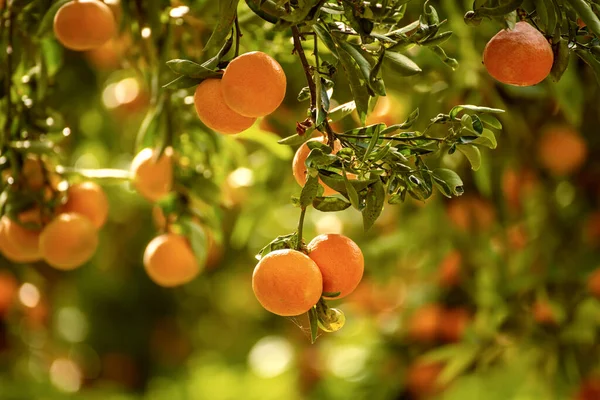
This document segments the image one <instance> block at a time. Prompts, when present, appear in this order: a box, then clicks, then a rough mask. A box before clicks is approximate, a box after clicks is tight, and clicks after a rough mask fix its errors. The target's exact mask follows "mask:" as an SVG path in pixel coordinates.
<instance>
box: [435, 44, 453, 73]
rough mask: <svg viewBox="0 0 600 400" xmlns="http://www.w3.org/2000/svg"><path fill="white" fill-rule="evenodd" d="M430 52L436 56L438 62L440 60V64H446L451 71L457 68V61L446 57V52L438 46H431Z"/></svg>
mask: <svg viewBox="0 0 600 400" xmlns="http://www.w3.org/2000/svg"><path fill="white" fill-rule="evenodd" d="M431 51H433V54H435V55H436V56H438V58H439V59H440V60H442V62H443V63H444V64H446V65H447V66H449V67H450V68H452V70H455V69H456V68H458V61H456V59H455V58H452V57H448V55H447V54H446V51H445V50H444V49H442V48H441V47H440V46H431Z"/></svg>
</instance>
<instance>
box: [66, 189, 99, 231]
mask: <svg viewBox="0 0 600 400" xmlns="http://www.w3.org/2000/svg"><path fill="white" fill-rule="evenodd" d="M60 212H61V213H70V212H74V213H77V214H80V215H83V216H84V217H87V218H88V219H89V220H90V221H92V224H93V225H94V226H95V227H96V229H100V228H101V227H102V226H103V225H104V223H105V222H106V218H107V217H108V198H107V197H106V194H105V193H104V191H103V190H102V188H101V187H100V186H99V185H98V184H96V183H94V182H83V183H78V184H76V185H73V186H71V187H70V188H69V190H68V191H67V202H66V203H65V204H64V205H63V206H62V207H61V208H60Z"/></svg>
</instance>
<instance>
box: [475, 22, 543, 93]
mask: <svg viewBox="0 0 600 400" xmlns="http://www.w3.org/2000/svg"><path fill="white" fill-rule="evenodd" d="M553 63H554V53H553V52H552V47H551V46H550V43H548V40H547V39H546V38H545V37H544V35H542V34H541V33H540V32H539V31H538V30H537V29H535V28H534V27H533V26H531V25H529V24H528V23H527V22H525V21H521V22H517V24H516V26H515V28H514V29H513V30H507V29H505V30H502V31H500V32H498V33H497V34H496V35H495V36H494V37H493V38H492V39H490V41H489V42H488V43H487V45H486V46H485V50H484V51H483V64H484V65H485V68H486V69H487V71H488V72H489V74H490V75H491V76H492V77H494V78H495V79H496V80H498V81H500V82H502V83H506V84H508V85H514V86H532V85H535V84H538V83H540V82H541V81H543V80H544V79H545V78H546V77H547V76H548V74H550V70H551V69H552V64H553Z"/></svg>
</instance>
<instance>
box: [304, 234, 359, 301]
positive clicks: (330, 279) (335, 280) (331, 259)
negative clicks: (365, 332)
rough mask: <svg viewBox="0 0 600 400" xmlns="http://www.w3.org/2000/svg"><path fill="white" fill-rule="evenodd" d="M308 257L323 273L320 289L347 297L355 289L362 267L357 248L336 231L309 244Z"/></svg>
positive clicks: (320, 236) (318, 237)
mask: <svg viewBox="0 0 600 400" xmlns="http://www.w3.org/2000/svg"><path fill="white" fill-rule="evenodd" d="M308 256H309V257H310V258H311V260H313V261H314V262H315V264H317V267H319V270H320V271H321V275H323V292H324V293H338V292H339V295H338V296H335V298H336V299H341V298H343V297H346V296H347V295H349V294H350V293H352V292H353V291H354V289H356V287H357V286H358V284H359V283H360V280H361V279H362V276H363V272H364V269H365V259H364V257H363V254H362V251H361V250H360V247H358V245H357V244H356V243H354V242H353V241H352V240H351V239H350V238H348V237H346V236H343V235H339V234H325V235H319V236H317V237H315V238H314V239H313V240H311V241H310V243H309V244H308Z"/></svg>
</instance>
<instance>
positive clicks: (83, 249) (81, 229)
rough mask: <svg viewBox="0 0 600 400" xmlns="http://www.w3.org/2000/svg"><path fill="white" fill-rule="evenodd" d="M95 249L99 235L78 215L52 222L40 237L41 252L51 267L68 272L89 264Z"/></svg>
mask: <svg viewBox="0 0 600 400" xmlns="http://www.w3.org/2000/svg"><path fill="white" fill-rule="evenodd" d="M97 247H98V232H97V230H96V228H95V227H94V225H93V224H92V222H91V221H90V220H89V219H88V218H86V217H84V216H83V215H80V214H77V213H64V214H60V215H58V216H57V217H56V218H54V219H53V220H52V222H50V223H49V224H48V225H46V227H45V228H44V230H43V231H42V234H41V235H40V253H41V254H42V257H43V258H44V260H45V261H46V262H47V263H48V264H50V265H51V266H53V267H54V268H57V269H61V270H71V269H75V268H77V267H80V266H81V265H83V264H85V263H86V262H88V261H89V260H90V259H91V258H92V256H93V255H94V253H95V252H96V248H97Z"/></svg>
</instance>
